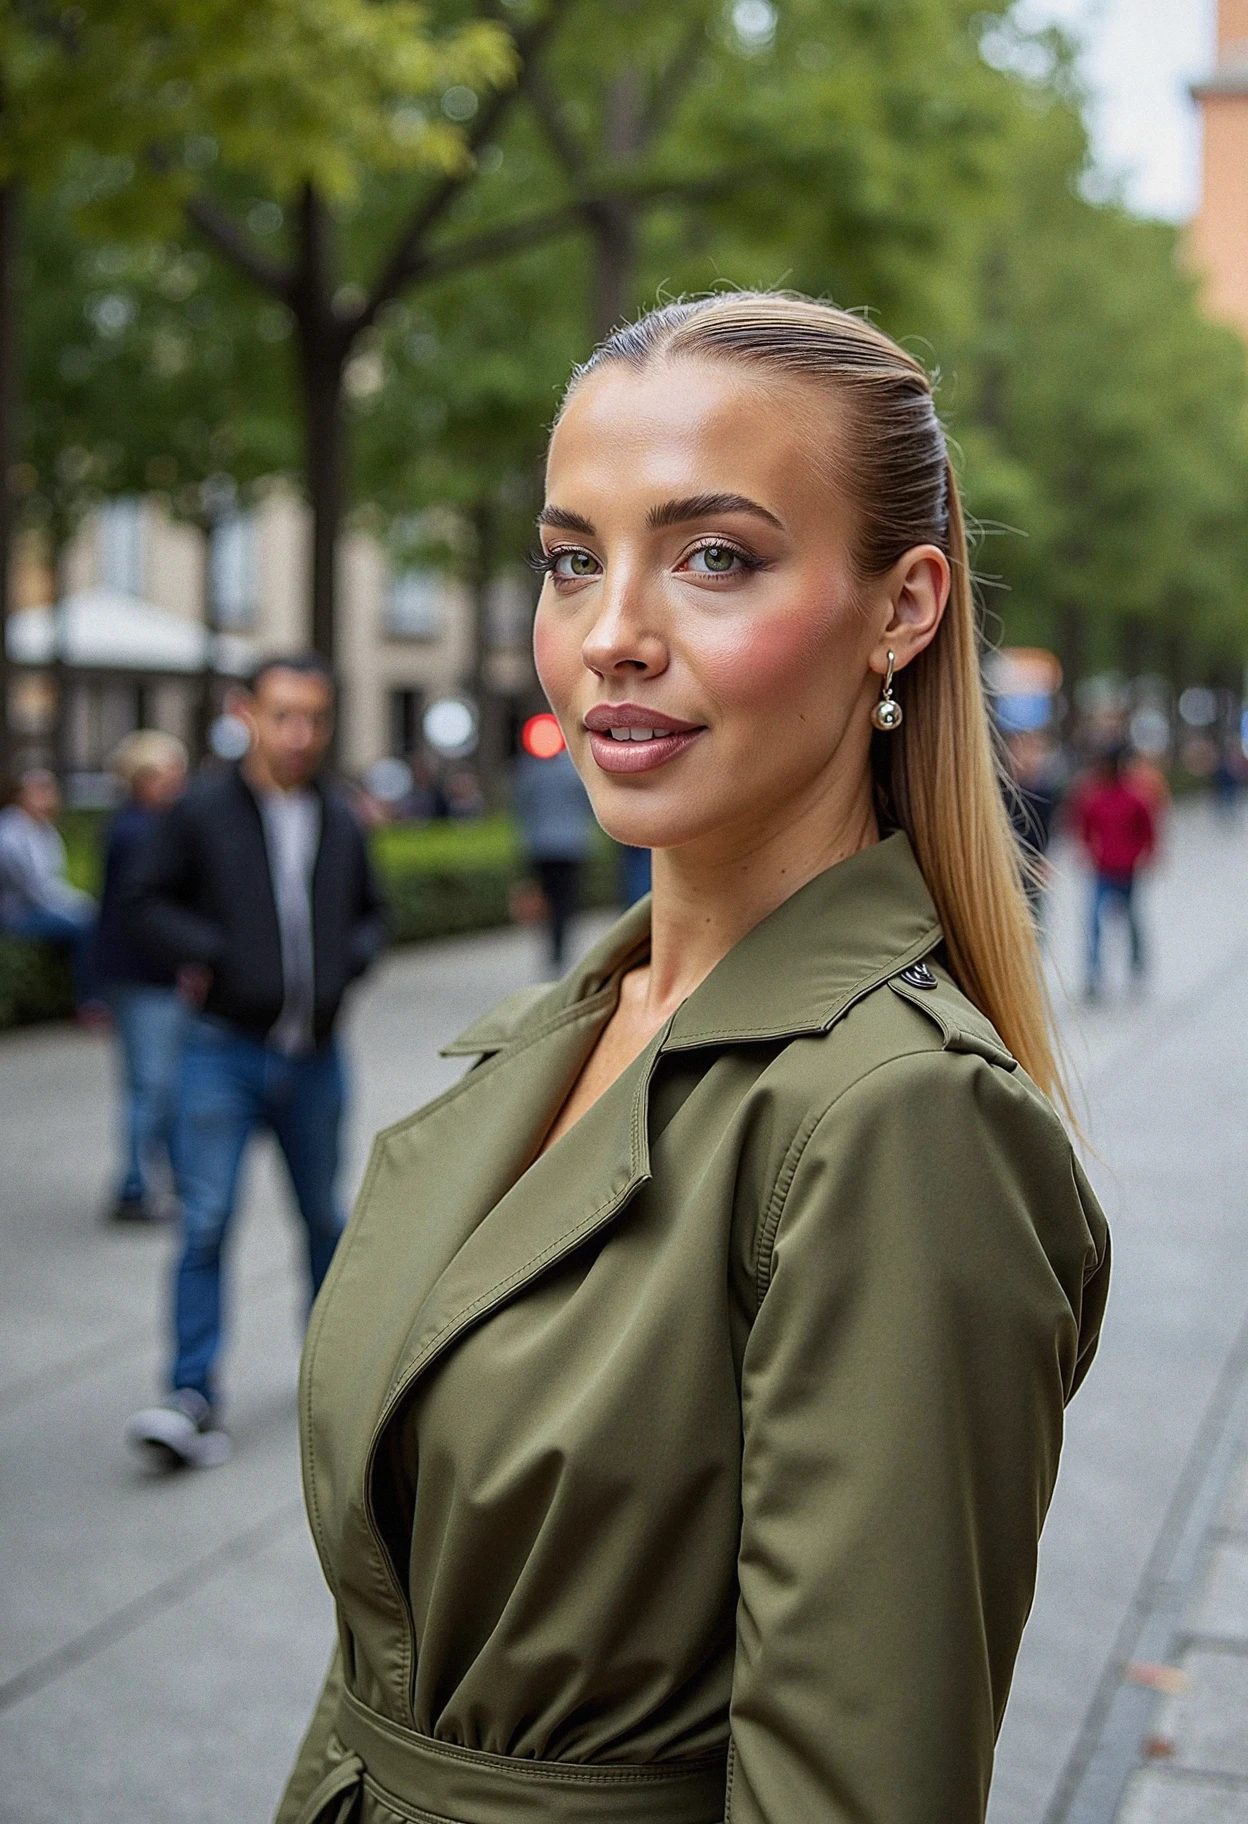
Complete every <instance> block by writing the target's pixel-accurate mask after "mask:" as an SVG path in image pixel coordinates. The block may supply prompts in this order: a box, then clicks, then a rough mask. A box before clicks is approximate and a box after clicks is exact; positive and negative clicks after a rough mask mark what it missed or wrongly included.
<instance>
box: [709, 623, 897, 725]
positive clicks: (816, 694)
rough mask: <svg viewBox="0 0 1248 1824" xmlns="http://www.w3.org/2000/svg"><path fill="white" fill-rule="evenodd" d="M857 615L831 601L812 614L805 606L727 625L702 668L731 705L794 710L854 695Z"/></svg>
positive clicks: (723, 700) (858, 665) (857, 662)
mask: <svg viewBox="0 0 1248 1824" xmlns="http://www.w3.org/2000/svg"><path fill="white" fill-rule="evenodd" d="M856 633H857V616H856V611H855V610H854V609H853V608H852V607H847V606H846V607H842V606H837V605H834V604H830V605H828V606H825V607H823V608H821V609H819V610H818V611H817V612H815V613H812V612H811V610H810V607H809V606H808V605H806V604H803V605H802V606H800V607H794V608H790V609H786V610H781V611H778V612H774V613H772V614H769V615H766V616H764V617H761V618H759V619H757V620H745V621H742V622H740V623H738V624H736V625H734V626H731V627H729V626H725V627H724V628H723V629H722V630H720V631H718V632H717V635H716V637H714V638H712V639H709V640H708V641H707V642H706V643H705V645H704V646H703V649H702V652H701V654H700V657H699V664H698V670H699V672H700V673H701V676H702V679H703V682H704V683H705V685H706V687H707V689H709V690H710V691H712V692H713V693H714V695H715V697H716V698H717V699H718V701H719V702H720V703H721V704H722V705H723V706H724V708H725V709H729V710H731V709H733V708H741V709H762V708H764V707H766V706H768V705H771V704H779V705H783V706H785V707H788V708H792V707H793V706H794V705H795V704H798V703H800V702H802V701H803V700H805V699H810V698H817V699H818V700H820V701H821V702H823V703H825V704H826V703H829V702H830V701H834V700H835V699H836V698H837V697H839V696H840V695H842V694H844V695H845V696H846V697H847V698H850V697H852V696H853V695H854V693H855V692H856V690H857V688H858V684H859V683H860V681H861V680H860V677H859V675H858V674H859V673H860V672H861V670H862V664H863V662H864V661H862V660H861V655H860V654H859V652H858V646H859V644H860V642H859V640H858V639H856V638H855V635H856Z"/></svg>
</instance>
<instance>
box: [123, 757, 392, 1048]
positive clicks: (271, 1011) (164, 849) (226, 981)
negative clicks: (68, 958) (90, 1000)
mask: <svg viewBox="0 0 1248 1824" xmlns="http://www.w3.org/2000/svg"><path fill="white" fill-rule="evenodd" d="M315 789H316V791H317V793H318V795H319V797H320V800H321V837H320V845H319V847H318V849H317V852H316V865H315V867H314V869H313V873H312V958H313V978H314V988H315V1012H314V1016H313V1030H314V1033H315V1037H316V1040H317V1042H318V1044H319V1043H320V1041H321V1040H322V1039H325V1038H327V1037H328V1035H329V1032H330V1029H331V1028H332V1026H333V1023H334V1019H335V1017H336V1015H337V1012H338V1008H339V1004H340V1003H341V1001H342V997H343V993H344V991H345V990H346V987H347V984H348V983H349V982H351V981H353V980H354V979H355V977H356V976H357V975H359V974H361V973H362V971H363V970H365V969H366V968H367V967H368V965H369V963H370V962H372V960H373V958H374V957H375V956H376V954H377V952H378V951H379V950H380V949H381V946H382V944H383V943H384V941H385V919H384V914H383V903H382V898H381V894H380V891H379V890H378V887H377V882H376V880H375V879H374V877H373V872H372V869H371V867H370V866H369V861H368V854H367V851H366V849H365V846H364V838H363V835H362V833H361V831H360V828H359V825H358V824H357V823H356V821H355V819H354V817H353V816H352V815H351V812H350V810H349V808H348V807H347V805H346V804H345V803H344V801H343V800H342V799H341V798H340V797H339V796H338V795H337V794H336V793H335V792H334V791H333V790H332V789H329V788H327V787H326V786H325V785H323V784H321V783H317V784H316V787H315ZM122 918H123V924H124V927H125V930H126V932H127V935H128V936H129V938H130V940H131V941H132V942H133V944H134V945H135V947H136V949H138V950H139V951H140V952H141V953H143V954H145V955H146V956H147V957H149V958H150V959H151V961H152V962H153V963H156V964H159V963H164V964H169V965H172V966H174V967H177V966H179V965H180V964H183V963H204V964H206V965H207V967H208V968H209V969H210V970H211V971H212V986H211V987H210V989H209V991H208V998H207V1000H206V1002H205V1003H204V1010H205V1012H207V1013H213V1014H216V1015H218V1016H219V1017H220V1018H221V1019H223V1020H228V1021H230V1023H231V1024H232V1025H235V1026H240V1027H242V1029H243V1030H244V1031H245V1032H250V1033H254V1034H255V1035H256V1036H257V1037H260V1038H262V1037H263V1036H264V1035H265V1034H266V1033H267V1032H268V1031H269V1029H270V1027H271V1026H272V1025H273V1023H274V1021H275V1020H276V1019H277V1017H278V1014H279V1013H280V1012H281V1009H282V999H283V990H282V953H281V938H280V935H279V932H278V924H277V904H276V901H275V900H274V897H273V882H272V877H271V875H270V872H269V857H268V850H267V848H266V846H265V841H264V826H263V824H262V823H261V821H260V806H259V804H258V803H257V802H256V798H255V795H254V794H253V792H252V790H251V788H250V786H249V785H248V784H247V782H246V780H245V779H244V778H243V776H242V773H241V771H240V769H239V768H238V767H237V766H235V767H231V768H230V770H229V771H228V772H226V773H218V774H216V775H214V776H213V777H212V778H209V779H202V780H199V781H197V783H196V784H195V785H193V786H192V787H191V789H190V791H188V792H187V794H186V796H185V797H184V798H182V799H181V800H180V801H179V802H178V803H177V804H176V805H174V807H173V809H172V810H171V811H170V812H169V814H168V815H167V816H166V817H165V818H163V819H162V821H161V823H160V825H159V827H158V828H157V829H156V830H155V831H154V832H153V835H152V839H151V841H150V842H149V844H148V845H147V847H146V849H145V850H144V852H143V854H142V855H141V856H140V857H139V859H138V861H137V862H136V864H135V866H134V867H133V868H131V869H130V871H129V874H128V877H127V879H126V881H125V884H124V887H123V892H122Z"/></svg>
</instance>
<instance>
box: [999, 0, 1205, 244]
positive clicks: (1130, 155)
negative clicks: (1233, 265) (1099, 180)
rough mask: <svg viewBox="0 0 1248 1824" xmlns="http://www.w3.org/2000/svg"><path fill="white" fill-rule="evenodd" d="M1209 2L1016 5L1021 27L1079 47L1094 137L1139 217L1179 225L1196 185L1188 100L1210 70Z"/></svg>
mask: <svg viewBox="0 0 1248 1824" xmlns="http://www.w3.org/2000/svg"><path fill="white" fill-rule="evenodd" d="M1216 14H1217V0H1022V4H1021V5H1020V7H1019V17H1020V19H1025V20H1026V21H1027V22H1028V23H1029V24H1031V23H1037V24H1048V23H1049V22H1055V23H1058V24H1061V25H1065V26H1068V27H1071V28H1073V29H1074V30H1075V31H1076V32H1077V33H1078V34H1079V36H1080V37H1082V38H1083V39H1084V41H1085V43H1086V46H1087V49H1086V53H1085V62H1084V68H1085V72H1086V74H1087V76H1088V78H1089V82H1090V86H1091V88H1092V91H1093V95H1094V101H1093V107H1092V113H1091V125H1092V131H1093V139H1094V144H1095V147H1096V151H1097V155H1098V158H1099V160H1100V163H1101V164H1102V165H1103V166H1104V167H1105V168H1106V169H1107V170H1108V171H1110V172H1113V173H1115V174H1118V175H1120V176H1121V177H1122V178H1123V179H1124V180H1125V186H1126V197H1127V201H1128V202H1129V203H1130V205H1131V206H1132V208H1134V209H1136V210H1138V211H1139V212H1140V213H1141V214H1142V215H1158V216H1165V217H1166V218H1167V219H1168V220H1170V221H1176V222H1178V221H1185V220H1186V219H1187V218H1188V216H1190V215H1191V214H1192V213H1193V211H1194V210H1195V207H1196V202H1197V197H1198V194H1199V186H1200V122H1199V117H1198V114H1197V110H1196V108H1195V106H1194V104H1193V103H1192V101H1191V99H1190V97H1189V95H1188V93H1187V88H1188V84H1189V83H1190V82H1192V81H1193V79H1194V78H1196V77H1199V76H1203V75H1205V74H1207V73H1208V72H1209V71H1210V70H1211V69H1212V67H1213V61H1214V47H1215V44H1216V29H1215V27H1216Z"/></svg>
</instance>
